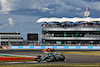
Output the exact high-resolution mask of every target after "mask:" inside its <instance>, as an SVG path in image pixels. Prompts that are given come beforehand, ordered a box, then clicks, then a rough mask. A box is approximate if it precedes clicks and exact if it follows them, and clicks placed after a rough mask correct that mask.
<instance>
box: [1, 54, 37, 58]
mask: <svg viewBox="0 0 100 67" xmlns="http://www.w3.org/2000/svg"><path fill="white" fill-rule="evenodd" d="M0 54H4V53H0ZM5 55H16V54H5ZM16 56H21V57H34V58H36V56H27V55H16Z"/></svg>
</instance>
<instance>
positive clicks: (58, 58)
mask: <svg viewBox="0 0 100 67" xmlns="http://www.w3.org/2000/svg"><path fill="white" fill-rule="evenodd" d="M64 60H65V56H64V55H63V54H61V53H57V54H54V53H48V54H47V55H46V56H44V57H43V58H41V56H40V55H39V56H37V61H38V62H40V61H47V62H51V61H64Z"/></svg>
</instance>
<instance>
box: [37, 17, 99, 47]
mask: <svg viewBox="0 0 100 67" xmlns="http://www.w3.org/2000/svg"><path fill="white" fill-rule="evenodd" d="M41 22H43V24H42V44H43V45H73V46H77V45H78V46H80V45H81V46H99V44H100V18H90V17H87V18H77V17H75V18H66V17H63V18H55V17H51V18H40V19H39V20H37V22H36V23H41Z"/></svg>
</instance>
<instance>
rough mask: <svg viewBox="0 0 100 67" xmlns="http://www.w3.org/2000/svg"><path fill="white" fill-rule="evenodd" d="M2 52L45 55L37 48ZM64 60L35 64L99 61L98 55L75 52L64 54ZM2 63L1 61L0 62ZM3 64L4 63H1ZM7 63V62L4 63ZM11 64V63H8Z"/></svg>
mask: <svg viewBox="0 0 100 67" xmlns="http://www.w3.org/2000/svg"><path fill="white" fill-rule="evenodd" d="M0 53H4V54H16V55H27V56H37V55H41V56H42V57H43V56H44V55H46V54H45V53H42V52H41V51H39V50H14V51H13V50H12V51H7V50H6V51H0ZM64 55H65V58H66V61H57V62H45V63H44V62H40V63H38V62H37V63H36V62H35V64H66V63H100V56H94V55H75V54H64ZM33 63H34V62H30V63H29V62H28V63H26V62H25V63H17V64H33ZM1 64H2V63H1ZM3 64H4V63H3ZM5 64H9V63H5ZM10 64H12V63H10ZM15 64H16V63H15Z"/></svg>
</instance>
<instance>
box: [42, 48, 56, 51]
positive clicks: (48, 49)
mask: <svg viewBox="0 0 100 67" xmlns="http://www.w3.org/2000/svg"><path fill="white" fill-rule="evenodd" d="M51 51H55V50H54V49H50V48H47V49H42V50H41V52H51Z"/></svg>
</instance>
